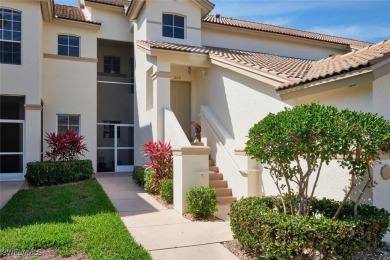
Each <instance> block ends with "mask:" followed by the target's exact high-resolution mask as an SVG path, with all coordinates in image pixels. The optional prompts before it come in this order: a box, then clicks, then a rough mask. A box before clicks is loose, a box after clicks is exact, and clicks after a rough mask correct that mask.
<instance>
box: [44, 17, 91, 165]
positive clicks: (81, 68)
mask: <svg viewBox="0 0 390 260" xmlns="http://www.w3.org/2000/svg"><path fill="white" fill-rule="evenodd" d="M62 33H64V34H72V35H78V36H81V38H80V57H81V58H89V59H90V60H87V61H82V60H80V58H75V59H74V60H65V59H63V57H61V56H56V57H55V58H47V57H46V58H45V59H44V66H43V71H44V83H43V85H44V91H43V101H44V106H43V114H44V116H43V117H44V122H43V131H44V132H57V114H77V115H80V124H81V125H80V132H81V134H82V135H84V136H85V143H86V144H87V147H88V150H89V152H87V153H86V156H85V158H86V159H91V160H92V162H93V165H94V168H95V170H96V139H97V137H96V133H97V125H96V122H97V118H96V116H97V115H96V114H97V112H96V111H97V105H96V102H97V82H96V75H97V64H96V55H97V39H96V31H95V30H91V29H90V28H85V29H84V28H82V27H79V28H78V27H75V26H73V23H70V24H69V25H68V24H67V23H65V24H64V23H56V22H53V23H47V22H45V23H44V38H45V42H44V53H45V54H52V55H56V54H57V35H58V34H62ZM94 60H95V61H94ZM44 148H46V147H45V145H44Z"/></svg>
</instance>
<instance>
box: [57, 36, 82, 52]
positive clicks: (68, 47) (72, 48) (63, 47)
mask: <svg viewBox="0 0 390 260" xmlns="http://www.w3.org/2000/svg"><path fill="white" fill-rule="evenodd" d="M58 55H64V56H73V57H79V56H80V37H77V36H70V35H58Z"/></svg>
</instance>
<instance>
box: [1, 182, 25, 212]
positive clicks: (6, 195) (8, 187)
mask: <svg viewBox="0 0 390 260" xmlns="http://www.w3.org/2000/svg"><path fill="white" fill-rule="evenodd" d="M23 183H24V182H23V181H4V182H0V208H2V207H4V205H5V204H7V202H8V201H9V200H10V199H11V198H12V196H14V194H15V193H16V192H18V190H19V189H20V188H21V187H22V185H23Z"/></svg>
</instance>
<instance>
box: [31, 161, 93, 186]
mask: <svg viewBox="0 0 390 260" xmlns="http://www.w3.org/2000/svg"><path fill="white" fill-rule="evenodd" d="M92 174H93V167H92V161H91V160H79V161H66V162H50V161H48V162H29V163H27V171H26V175H25V178H26V180H27V182H28V183H29V184H30V185H31V186H47V185H56V184H63V183H68V182H74V181H80V180H86V179H90V178H91V176H92Z"/></svg>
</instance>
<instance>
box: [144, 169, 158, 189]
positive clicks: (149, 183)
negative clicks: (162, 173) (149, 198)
mask: <svg viewBox="0 0 390 260" xmlns="http://www.w3.org/2000/svg"><path fill="white" fill-rule="evenodd" d="M154 175H155V173H154V171H150V170H145V171H144V181H145V183H144V189H145V191H146V192H147V193H151V194H157V193H158V190H157V188H156V186H155V185H154Z"/></svg>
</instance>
